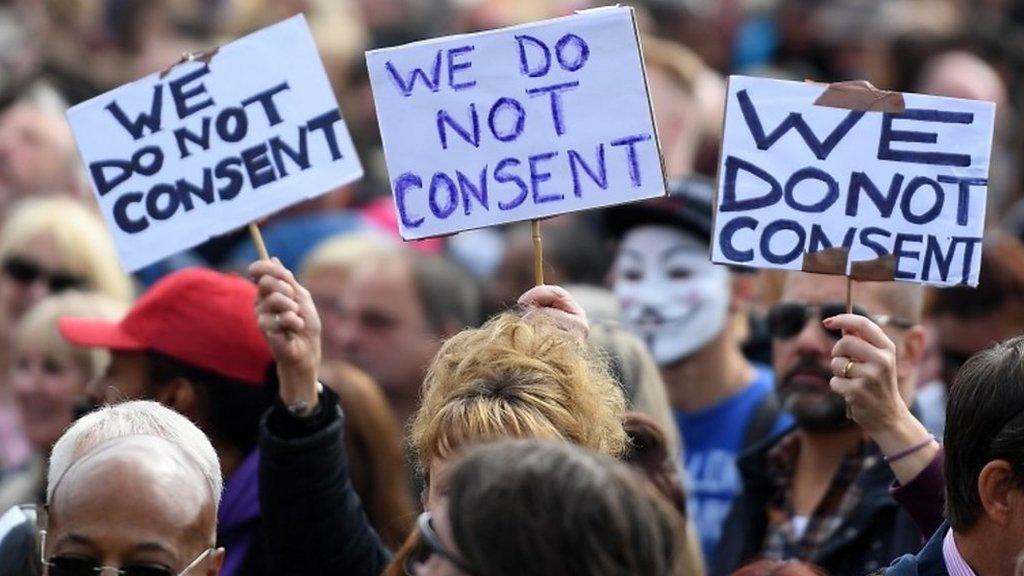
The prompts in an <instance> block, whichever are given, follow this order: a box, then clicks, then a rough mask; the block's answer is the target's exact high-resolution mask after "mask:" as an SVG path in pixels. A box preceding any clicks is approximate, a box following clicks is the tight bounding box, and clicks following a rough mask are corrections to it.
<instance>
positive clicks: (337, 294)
mask: <svg viewBox="0 0 1024 576" xmlns="http://www.w3.org/2000/svg"><path fill="white" fill-rule="evenodd" d="M347 282H348V274H347V273H346V272H345V271H343V270H341V269H339V268H319V269H317V270H315V271H313V272H311V273H310V274H307V275H306V277H305V278H303V280H302V284H303V286H305V287H306V289H307V290H309V293H310V295H311V296H312V297H313V303H314V304H315V305H316V311H317V313H318V314H319V315H320V323H321V325H322V332H321V333H322V334H323V358H324V360H344V359H345V348H344V343H343V339H344V335H343V332H342V331H343V330H344V324H345V322H344V304H343V302H342V294H343V293H344V291H345V286H346V284H347Z"/></svg>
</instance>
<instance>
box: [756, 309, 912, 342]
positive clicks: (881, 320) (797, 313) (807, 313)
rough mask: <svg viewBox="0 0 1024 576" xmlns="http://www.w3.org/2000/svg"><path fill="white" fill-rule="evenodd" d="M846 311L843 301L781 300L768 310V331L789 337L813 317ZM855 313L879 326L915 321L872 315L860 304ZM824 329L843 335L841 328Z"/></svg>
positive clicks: (834, 335)
mask: <svg viewBox="0 0 1024 576" xmlns="http://www.w3.org/2000/svg"><path fill="white" fill-rule="evenodd" d="M845 313H846V304H843V303H842V302H831V303H827V304H822V305H820V306H808V305H806V304H800V303H797V302H779V303H778V304H776V305H774V306H772V309H771V310H770V311H769V312H768V331H769V333H771V335H772V337H773V338H780V339H783V340H785V339H789V338H792V337H794V336H796V335H797V334H799V333H800V331H801V330H803V329H804V326H806V325H807V321H808V320H810V319H811V318H814V319H817V320H822V319H824V318H831V317H832V316H838V315H839V314H845ZM853 313H854V314H856V315H858V316H863V317H865V318H869V319H871V320H873V321H874V322H875V323H876V324H878V325H879V326H885V325H887V324H890V325H892V326H895V327H897V328H901V329H904V330H905V329H907V328H910V327H911V326H913V325H914V324H913V322H910V321H909V320H904V319H902V318H897V317H895V316H871V315H870V314H868V312H867V310H864V309H863V308H861V307H860V306H854V307H853ZM822 329H823V330H825V332H826V333H828V335H829V336H830V337H831V338H832V339H833V340H839V339H840V338H842V337H843V333H842V331H841V330H828V329H826V328H825V327H824V326H822Z"/></svg>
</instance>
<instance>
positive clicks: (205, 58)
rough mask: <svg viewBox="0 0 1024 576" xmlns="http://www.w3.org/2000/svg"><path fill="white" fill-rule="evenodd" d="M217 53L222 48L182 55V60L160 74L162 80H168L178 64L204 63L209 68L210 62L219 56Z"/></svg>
mask: <svg viewBox="0 0 1024 576" xmlns="http://www.w3.org/2000/svg"><path fill="white" fill-rule="evenodd" d="M217 52H220V46H218V47H216V48H213V49H211V50H207V51H205V52H186V53H185V54H182V55H181V60H178V61H177V62H175V63H174V64H171V65H170V66H168V67H167V68H164V70H163V71H162V72H160V79H161V80H163V79H164V78H166V77H167V75H168V74H170V73H171V70H174V67H175V66H177V65H178V64H184V63H185V62H202V63H203V64H206V65H207V66H209V65H210V60H213V57H214V56H216V55H217Z"/></svg>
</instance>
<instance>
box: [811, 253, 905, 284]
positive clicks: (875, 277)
mask: <svg viewBox="0 0 1024 576" xmlns="http://www.w3.org/2000/svg"><path fill="white" fill-rule="evenodd" d="M849 258H850V249H849V248H846V247H845V246H839V247H838V248H825V249H824V250H819V251H818V252H807V253H805V254H804V262H803V266H802V267H801V268H800V269H801V270H802V271H804V272H810V273H812V274H832V275H835V276H846V261H847V260H848V259H849ZM850 278H853V279H854V280H858V281H861V282H889V281H891V280H895V279H896V257H895V256H893V255H892V254H886V255H884V256H882V257H880V258H875V259H874V260H858V261H856V262H852V263H850Z"/></svg>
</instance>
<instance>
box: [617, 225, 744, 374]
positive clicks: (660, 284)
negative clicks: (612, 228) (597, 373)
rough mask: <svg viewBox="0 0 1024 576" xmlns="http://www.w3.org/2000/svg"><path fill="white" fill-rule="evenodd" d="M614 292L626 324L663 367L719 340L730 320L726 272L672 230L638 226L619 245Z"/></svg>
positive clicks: (696, 242)
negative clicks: (642, 340)
mask: <svg viewBox="0 0 1024 576" xmlns="http://www.w3.org/2000/svg"><path fill="white" fill-rule="evenodd" d="M613 290H614V292H615V296H616V298H617V299H618V301H619V304H620V306H621V307H622V312H623V317H624V318H625V321H626V324H627V325H628V326H629V327H630V329H631V330H633V331H634V332H635V333H636V334H637V335H638V336H640V337H641V338H643V339H644V341H645V342H647V346H648V348H649V349H650V351H651V354H652V355H653V356H654V359H655V361H656V362H657V363H658V364H659V365H661V366H666V365H669V364H672V363H673V362H676V361H677V360H680V359H682V358H686V357H687V356H690V355H691V354H693V353H694V352H696V351H697V350H700V349H701V348H703V347H704V346H705V345H706V344H707V343H708V342H710V341H711V340H713V339H714V338H715V337H716V336H718V335H719V334H720V333H721V332H722V330H723V329H724V328H725V324H726V320H727V318H728V315H729V299H730V294H731V287H730V284H729V272H728V270H727V269H726V268H725V267H723V266H716V265H714V264H712V263H711V261H710V259H709V258H708V245H707V244H706V243H705V242H703V241H701V240H700V239H699V238H697V237H695V236H693V235H691V234H687V233H686V232H683V231H682V230H680V229H678V228H675V227H672V226H653V225H652V226H639V227H637V228H634V229H632V230H630V231H629V232H628V233H627V234H626V236H625V237H624V238H623V239H622V243H621V244H620V245H619V252H618V255H617V257H616V259H615V265H614V268H613Z"/></svg>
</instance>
